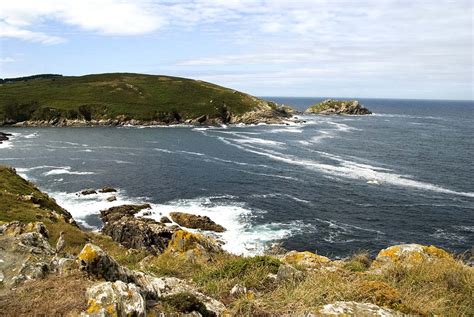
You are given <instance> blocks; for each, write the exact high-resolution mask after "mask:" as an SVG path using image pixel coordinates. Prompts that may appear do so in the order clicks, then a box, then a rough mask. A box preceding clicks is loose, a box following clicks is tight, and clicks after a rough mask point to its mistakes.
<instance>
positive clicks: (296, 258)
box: [281, 251, 331, 268]
mask: <svg viewBox="0 0 474 317" xmlns="http://www.w3.org/2000/svg"><path fill="white" fill-rule="evenodd" d="M281 260H282V262H284V263H288V264H291V265H300V266H305V267H313V268H314V267H321V266H323V265H327V264H329V263H330V262H331V260H330V259H329V258H327V257H325V256H322V255H317V254H315V253H312V252H309V251H304V252H298V251H290V252H288V253H287V254H285V255H284V256H283V257H282V259H281Z"/></svg>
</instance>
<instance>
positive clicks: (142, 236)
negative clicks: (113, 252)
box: [100, 204, 175, 254]
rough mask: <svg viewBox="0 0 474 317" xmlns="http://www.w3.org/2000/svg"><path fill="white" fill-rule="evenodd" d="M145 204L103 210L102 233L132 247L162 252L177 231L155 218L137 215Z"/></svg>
mask: <svg viewBox="0 0 474 317" xmlns="http://www.w3.org/2000/svg"><path fill="white" fill-rule="evenodd" d="M146 208H150V205H149V204H145V205H123V206H118V207H112V208H109V209H107V210H102V211H101V212H100V213H101V219H102V221H103V222H104V226H103V228H102V233H104V234H106V235H108V236H110V237H111V238H112V239H113V240H114V241H116V242H118V243H120V244H122V245H123V246H125V247H127V248H130V249H145V250H147V251H149V252H152V253H154V254H159V253H162V252H163V251H164V250H165V249H166V248H167V247H168V243H169V241H170V239H171V236H172V235H173V232H174V231H175V230H174V229H173V228H169V227H167V226H165V225H164V224H161V223H159V222H157V221H155V220H153V219H149V218H143V217H135V214H136V213H138V212H139V211H140V210H142V209H146Z"/></svg>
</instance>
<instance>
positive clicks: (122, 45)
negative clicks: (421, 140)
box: [0, 0, 474, 100]
mask: <svg viewBox="0 0 474 317" xmlns="http://www.w3.org/2000/svg"><path fill="white" fill-rule="evenodd" d="M473 6H474V1H473V0H293V1H291V0H287V1H283V0H253V1H250V0H213V1H211V0H188V1H184V0H174V1H173V0H62V1H61V0H0V77H1V78H6V77H18V76H25V75H32V74H38V73H59V74H63V75H83V74H90V73H103V72H136V73H149V74H163V75H173V76H182V77H190V78H195V79H201V80H206V81H210V82H213V83H217V84H220V85H223V86H226V87H231V88H234V89H238V90H241V91H245V92H248V93H251V94H254V95H258V96H321V97H325V96H333V97H369V98H370V97H372V98H417V99H463V100H472V99H474V96H473V89H474V88H473V86H474V83H473V74H474V57H473V53H474V52H473V50H474V49H473V46H474V36H473V19H474V10H473Z"/></svg>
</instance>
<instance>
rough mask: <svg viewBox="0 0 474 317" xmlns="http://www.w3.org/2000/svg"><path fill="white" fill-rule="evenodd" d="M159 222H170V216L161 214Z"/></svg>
mask: <svg viewBox="0 0 474 317" xmlns="http://www.w3.org/2000/svg"><path fill="white" fill-rule="evenodd" d="M160 222H161V223H171V220H170V218H168V217H166V216H163V217H161V219H160Z"/></svg>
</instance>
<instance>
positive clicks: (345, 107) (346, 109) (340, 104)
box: [305, 99, 372, 115]
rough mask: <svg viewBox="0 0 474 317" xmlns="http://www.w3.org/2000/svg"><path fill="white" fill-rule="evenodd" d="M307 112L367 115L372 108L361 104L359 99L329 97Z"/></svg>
mask: <svg viewBox="0 0 474 317" xmlns="http://www.w3.org/2000/svg"><path fill="white" fill-rule="evenodd" d="M305 112H306V113H316V114H323V115H330V114H339V115H344V114H345V115H366V114H371V113H372V112H370V110H368V109H367V108H365V107H364V106H362V105H361V104H359V102H358V101H357V100H333V99H327V100H324V101H323V102H320V103H318V104H315V105H314V106H311V107H309V108H308V109H306V111H305Z"/></svg>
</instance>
